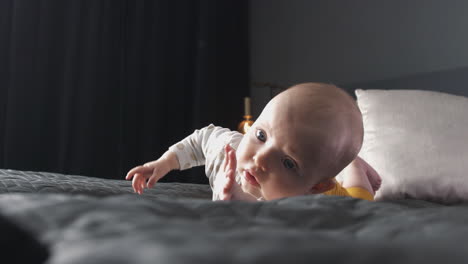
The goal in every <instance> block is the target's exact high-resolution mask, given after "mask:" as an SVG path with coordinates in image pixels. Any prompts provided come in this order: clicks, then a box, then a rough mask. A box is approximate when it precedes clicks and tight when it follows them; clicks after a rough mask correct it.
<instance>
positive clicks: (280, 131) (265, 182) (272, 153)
mask: <svg viewBox="0 0 468 264" xmlns="http://www.w3.org/2000/svg"><path fill="white" fill-rule="evenodd" d="M298 111H299V112H300V111H301V110H300V109H299V110H298V109H297V108H296V109H293V108H290V107H288V102H285V101H284V100H276V101H275V102H270V103H269V104H268V105H267V107H266V108H265V109H264V111H263V112H262V114H261V115H260V117H259V118H258V119H257V121H256V122H255V123H254V124H253V126H252V127H251V128H250V129H249V131H248V133H247V134H246V135H245V136H244V138H243V139H242V141H241V143H240V145H239V147H238V149H237V152H236V155H237V170H238V172H239V174H240V175H241V185H242V189H243V191H244V192H247V193H250V194H251V195H253V196H254V197H256V198H260V197H262V198H264V199H265V200H271V199H277V198H282V197H289V196H297V195H305V194H307V193H308V191H309V190H310V187H311V186H313V185H315V184H316V183H318V180H316V179H314V172H313V170H312V169H313V165H312V164H310V160H311V159H310V158H311V156H313V155H314V154H313V153H311V151H310V150H311V149H314V148H315V147H317V146H318V145H319V143H320V142H319V141H320V140H319V139H318V138H317V137H313V136H311V135H314V133H315V134H316V131H313V130H314V128H313V126H311V125H310V124H307V122H305V120H302V117H303V116H304V115H302V113H298Z"/></svg>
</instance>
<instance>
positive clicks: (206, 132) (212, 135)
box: [169, 124, 238, 170]
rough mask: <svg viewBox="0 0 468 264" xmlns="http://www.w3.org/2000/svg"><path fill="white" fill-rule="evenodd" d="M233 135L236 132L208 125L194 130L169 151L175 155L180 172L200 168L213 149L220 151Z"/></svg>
mask: <svg viewBox="0 0 468 264" xmlns="http://www.w3.org/2000/svg"><path fill="white" fill-rule="evenodd" d="M233 133H238V132H234V131H231V130H229V129H227V128H222V127H218V126H214V125H213V124H210V125H209V126H206V127H204V128H202V129H197V130H195V131H194V132H193V133H192V134H191V135H189V136H188V137H186V138H184V139H183V140H182V141H180V142H178V143H176V144H174V145H172V146H171V147H169V150H170V151H173V152H174V153H175V154H176V156H177V159H178V161H179V165H180V170H186V169H189V168H192V167H195V166H202V165H205V164H206V161H207V158H208V156H209V155H210V154H211V153H212V152H214V150H215V149H216V150H217V151H219V150H220V149H221V150H222V148H223V147H224V145H226V144H229V141H230V135H231V134H233Z"/></svg>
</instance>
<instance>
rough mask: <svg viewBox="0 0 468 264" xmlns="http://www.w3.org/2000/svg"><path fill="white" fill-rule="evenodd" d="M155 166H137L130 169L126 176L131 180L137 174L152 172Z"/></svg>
mask: <svg viewBox="0 0 468 264" xmlns="http://www.w3.org/2000/svg"><path fill="white" fill-rule="evenodd" d="M152 170H153V168H151V167H145V166H137V167H135V168H133V169H131V170H130V171H128V173H127V175H126V176H125V179H126V180H131V179H132V178H133V177H134V176H135V174H137V173H138V174H145V173H151V172H152Z"/></svg>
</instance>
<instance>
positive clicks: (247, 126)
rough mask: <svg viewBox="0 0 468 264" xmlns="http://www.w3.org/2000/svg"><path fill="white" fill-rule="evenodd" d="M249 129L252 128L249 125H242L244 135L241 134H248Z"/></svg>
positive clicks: (246, 123)
mask: <svg viewBox="0 0 468 264" xmlns="http://www.w3.org/2000/svg"><path fill="white" fill-rule="evenodd" d="M251 127H252V124H249V122H245V123H244V133H243V134H245V133H247V132H249V129H250V128H251Z"/></svg>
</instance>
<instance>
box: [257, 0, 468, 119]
mask: <svg viewBox="0 0 468 264" xmlns="http://www.w3.org/2000/svg"><path fill="white" fill-rule="evenodd" d="M467 10H468V2H467V1H463V0H447V1H439V0H411V1H408V0H391V1H374V0H358V1H340V0H314V1H308V0H293V1H282V0H256V1H251V2H250V29H251V31H250V48H251V49H250V55H251V81H252V82H253V83H258V82H260V83H264V82H267V83H273V84H278V85H284V86H288V85H291V84H294V83H299V82H306V81H323V82H332V83H335V84H340V85H341V84H343V85H347V84H350V83H351V84H354V83H365V82H369V81H373V80H382V79H390V78H397V77H400V76H407V75H415V74H421V73H428V72H434V71H444V70H450V69H455V68H461V67H466V66H468V48H467V47H468V34H467V33H466V32H467V31H466V27H467V26H468V16H467ZM251 92H252V96H253V101H254V102H255V104H254V107H253V112H254V114H255V115H258V113H259V111H260V110H261V109H262V107H263V106H264V104H265V103H266V101H267V100H268V98H269V97H270V92H269V89H268V87H261V86H260V87H259V86H254V87H252V91H251Z"/></svg>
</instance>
